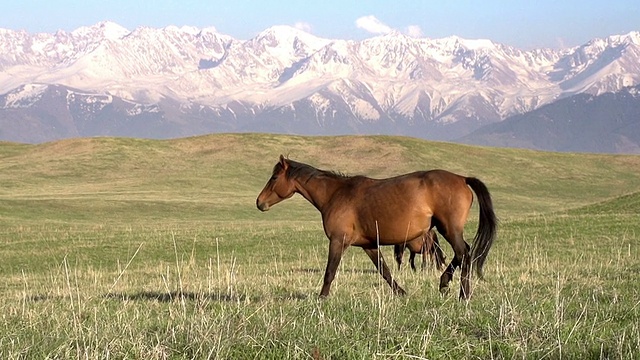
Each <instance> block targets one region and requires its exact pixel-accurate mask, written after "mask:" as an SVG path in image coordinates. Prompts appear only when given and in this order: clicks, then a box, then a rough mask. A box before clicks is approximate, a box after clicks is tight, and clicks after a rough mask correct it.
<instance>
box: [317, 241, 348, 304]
mask: <svg viewBox="0 0 640 360" xmlns="http://www.w3.org/2000/svg"><path fill="white" fill-rule="evenodd" d="M348 246H349V245H348V244H346V242H345V241H344V240H343V239H338V240H336V239H331V240H329V258H328V259H327V268H326V269H325V271H324V282H323V283H322V290H320V297H327V296H329V290H330V289H331V283H332V282H333V278H335V276H336V271H337V270H338V265H340V260H341V259H342V254H343V253H344V250H345V249H346V248H347V247H348Z"/></svg>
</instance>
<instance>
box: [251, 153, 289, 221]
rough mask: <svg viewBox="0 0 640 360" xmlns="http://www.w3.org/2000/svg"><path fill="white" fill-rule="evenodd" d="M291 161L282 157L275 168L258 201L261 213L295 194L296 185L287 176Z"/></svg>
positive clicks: (257, 204)
mask: <svg viewBox="0 0 640 360" xmlns="http://www.w3.org/2000/svg"><path fill="white" fill-rule="evenodd" d="M288 169H289V161H288V160H287V159H285V157H284V156H282V155H280V161H278V163H277V164H276V165H275V166H274V167H273V173H272V175H271V178H270V179H269V181H267V184H266V185H265V186H264V189H262V191H261V192H260V195H258V198H257V199H256V206H257V207H258V209H259V210H260V211H267V210H269V209H270V208H271V206H273V205H275V204H277V203H279V202H281V201H282V200H286V199H288V198H290V197H291V196H293V194H294V193H295V185H294V184H293V182H292V181H291V180H290V179H289V177H288V176H287V170H288Z"/></svg>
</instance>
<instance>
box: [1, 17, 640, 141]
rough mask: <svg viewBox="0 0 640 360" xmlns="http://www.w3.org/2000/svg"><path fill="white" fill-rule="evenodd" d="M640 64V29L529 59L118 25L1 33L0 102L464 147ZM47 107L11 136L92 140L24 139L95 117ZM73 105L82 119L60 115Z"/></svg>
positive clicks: (159, 124) (404, 42)
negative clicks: (490, 129) (78, 101)
mask: <svg viewBox="0 0 640 360" xmlns="http://www.w3.org/2000/svg"><path fill="white" fill-rule="evenodd" d="M639 63H640V33H638V32H632V33H629V34H626V35H616V36H611V37H608V38H606V39H594V40H592V41H591V42H589V43H587V44H585V45H583V46H580V47H576V48H570V49H561V50H550V49H536V50H531V51H523V50H520V49H516V48H513V47H509V46H506V45H502V44H496V43H494V42H492V41H490V40H468V39H461V38H459V37H455V36H452V37H448V38H443V39H426V38H422V39H416V38H410V37H407V36H405V35H402V34H399V33H391V34H387V35H384V36H379V37H374V38H370V39H366V40H363V41H348V40H339V39H338V40H335V39H322V38H318V37H316V36H313V35H311V34H308V33H305V32H303V31H300V30H297V29H294V28H291V27H287V26H274V27H271V28H269V29H266V30H264V31H263V32H261V33H260V34H258V35H257V36H256V37H254V38H252V39H249V40H237V39H234V38H232V37H230V36H227V35H224V34H220V33H218V32H217V31H216V30H215V29H213V28H208V29H197V28H193V27H182V28H178V27H175V26H169V27H166V28H162V29H154V28H147V27H141V28H137V29H135V30H133V31H129V30H127V29H124V28H122V27H121V26H119V25H117V24H114V23H110V22H102V23H98V24H96V25H94V26H91V27H84V28H80V29H77V30H75V31H72V32H69V33H67V32H64V31H59V32H57V33H55V34H29V33H26V32H22V31H12V30H7V29H0V94H7V95H10V94H16V93H23V90H22V89H24V87H25V86H32V87H38V86H40V85H49V86H56V87H64V88H66V89H69V91H71V92H76V93H78V94H90V95H92V96H94V97H108V98H111V99H121V100H122V101H123V102H126V103H128V104H129V103H130V104H133V105H132V106H133V107H136V109H138V110H139V111H141V112H142V113H145V116H146V117H145V120H144V121H143V122H142V121H141V125H142V124H145V125H146V126H148V127H150V128H155V129H149V130H147V132H148V135H147V136H153V137H176V136H181V135H184V134H197V133H202V131H207V132H211V131H213V132H220V131H259V130H260V131H272V132H296V133H301V134H338V133H360V134H376V133H392V134H404V135H413V136H419V137H423V138H429V139H455V138H458V137H460V136H463V135H465V134H468V133H470V132H471V131H473V130H475V129H477V128H479V127H480V126H482V125H486V124H490V123H495V122H499V121H501V120H503V119H505V118H506V117H508V116H511V115H515V114H522V113H525V112H528V111H531V110H534V109H537V108H539V107H540V106H542V105H545V104H549V103H551V102H553V101H555V100H557V99H561V98H564V97H567V96H571V95H575V94H579V93H589V94H594V95H598V94H601V93H603V92H608V91H618V90H619V89H621V88H623V87H625V86H633V85H637V84H640V65H638V64H639ZM74 89H75V90H74ZM80 97H81V96H80ZM30 101H31V100H30ZM39 101H40V100H38V99H35V100H33V101H31V104H32V106H36V107H40V108H41V110H37V109H29V107H28V106H23V107H11V106H8V105H6V104H5V105H4V106H3V105H2V104H1V103H0V110H1V112H2V113H3V115H2V116H4V119H5V120H4V124H3V125H4V126H9V127H15V128H14V129H9V128H3V132H4V133H5V134H7V136H9V134H21V135H20V136H17V135H16V136H17V137H16V136H14V137H5V138H4V139H6V140H18V141H29V142H38V141H46V140H53V139H57V138H60V136H78V135H82V134H83V132H82V131H81V130H79V131H76V133H74V131H70V132H67V133H66V134H67V135H61V134H63V133H65V132H64V131H58V132H56V131H54V132H51V133H50V134H51V135H49V136H48V137H47V136H46V134H47V131H44V130H43V131H42V132H41V135H37V136H35V135H34V136H33V137H31V136H29V135H28V134H24V130H23V129H24V128H25V127H28V125H26V124H24V123H33V122H34V121H39V122H42V123H43V125H42V126H43V127H44V128H47V127H48V128H54V127H55V128H58V125H56V124H54V123H56V122H64V121H67V120H68V117H69V116H70V117H71V118H73V119H74V121H75V122H83V121H86V118H87V116H89V115H88V114H87V113H77V112H74V110H73V106H70V105H68V104H67V105H64V104H63V102H62V101H59V104H58V105H57V106H58V108H57V110H56V109H48V110H46V111H45V112H46V113H48V114H49V115H50V116H44V115H42V116H41V115H38V114H41V113H42V111H44V110H42V109H44V108H46V107H48V106H53V105H52V104H51V103H49V104H42V103H38V102H39ZM61 106H62V107H64V106H67V107H69V110H68V111H69V113H68V114H67V115H64V116H63V115H60V116H62V117H61V118H58V117H56V116H54V114H61V113H60V111H59V108H60V107H61ZM85 107H91V108H92V109H94V111H96V113H94V114H92V115H91V117H93V118H94V119H103V120H102V121H105V122H106V124H103V125H101V126H102V127H103V128H104V129H114V127H120V128H121V132H124V134H121V133H120V132H119V133H118V134H120V135H127V136H139V135H140V134H144V133H145V131H144V130H143V129H139V128H138V127H137V126H134V127H133V128H134V129H137V130H136V131H132V132H131V133H129V134H127V133H126V126H124V125H122V126H120V125H117V124H113V123H110V121H111V120H112V119H113V118H112V116H114V115H113V111H112V112H109V111H111V110H112V107H110V106H105V107H102V108H97V107H93V106H90V105H89V104H88V105H87V106H85ZM65 111H66V110H65ZM105 111H106V112H105ZM97 112H105V113H103V114H98V113H97ZM65 116H66V117H67V120H65ZM8 119H9V120H8ZM114 121H116V120H114ZM47 122H49V124H45V123H47ZM51 122H53V123H51ZM167 124H170V125H167ZM99 127H100V126H98V125H97V124H96V127H95V128H96V129H98V128H99ZM109 134H110V133H105V135H109ZM3 136H4V135H3ZM18 138H20V139H18Z"/></svg>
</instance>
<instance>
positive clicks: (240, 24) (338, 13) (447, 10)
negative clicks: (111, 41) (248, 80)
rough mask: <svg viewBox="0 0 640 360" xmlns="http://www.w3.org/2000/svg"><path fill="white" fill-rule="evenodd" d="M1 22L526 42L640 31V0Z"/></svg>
mask: <svg viewBox="0 0 640 360" xmlns="http://www.w3.org/2000/svg"><path fill="white" fill-rule="evenodd" d="M2 13H3V14H2V16H1V17H0V28H7V29H12V30H26V31H28V32H32V33H36V32H49V33H53V32H55V31H57V30H59V29H62V30H66V31H71V30H74V29H76V28H78V27H80V26H90V25H93V24H95V23H97V22H99V21H105V20H108V21H113V22H115V23H118V24H120V25H122V26H124V27H125V28H127V29H130V30H133V29H135V28H136V27H139V26H149V27H155V28H162V27H165V26H168V25H176V26H184V25H190V26H195V27H198V28H205V27H215V28H216V29H217V30H218V31H219V32H221V33H224V34H227V35H231V36H233V37H235V38H237V39H249V38H251V37H253V36H255V35H256V34H257V33H259V32H260V31H262V30H264V29H266V28H268V27H270V26H273V25H291V26H297V27H299V28H302V29H305V30H306V31H308V32H310V33H312V34H314V35H316V36H320V37H324V38H335V39H353V40H360V39H364V38H367V37H372V36H375V35H378V34H381V33H384V32H387V31H390V30H397V31H400V32H403V33H407V34H412V35H414V36H420V37H429V38H441V37H446V36H451V35H457V36H460V37H463V38H467V39H491V40H493V41H495V42H499V43H503V44H507V45H513V46H517V47H520V48H523V49H532V48H540V47H552V48H558V47H561V46H575V45H580V44H583V43H585V42H587V41H588V40H590V39H592V38H595V37H606V36H609V35H613V34H626V33H628V32H630V31H640V1H638V0H610V1H590V0H581V1H574V0H532V1H516V0H502V1H499V0H476V1H473V0H440V1H429V0H395V1H394V0H387V1H382V0H369V1H366V0H360V1H350V0H323V1H309V0H298V1H294V0H279V1H270V0H263V1H248V0H227V1H194V0H179V1H169V0H157V1H150V0H149V1H147V0H145V1H135V0H112V1H108V0H103V1H93V0H87V1H79V0H50V1H41V0H14V1H7V0H3V1H2Z"/></svg>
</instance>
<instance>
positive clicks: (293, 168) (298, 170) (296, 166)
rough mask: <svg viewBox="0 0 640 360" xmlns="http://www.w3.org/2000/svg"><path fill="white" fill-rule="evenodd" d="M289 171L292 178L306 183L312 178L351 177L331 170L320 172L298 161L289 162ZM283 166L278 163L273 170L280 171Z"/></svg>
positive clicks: (288, 173)
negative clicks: (302, 179) (303, 179)
mask: <svg viewBox="0 0 640 360" xmlns="http://www.w3.org/2000/svg"><path fill="white" fill-rule="evenodd" d="M287 163H289V169H288V170H287V175H288V176H290V177H298V178H306V180H305V181H307V180H309V179H311V178H312V177H318V176H327V177H330V178H333V179H348V178H350V176H347V175H345V174H343V173H341V172H337V171H329V170H320V169H317V168H315V167H313V166H311V165H307V164H304V163H299V162H297V161H293V160H288V159H287ZM280 166H281V165H280V164H279V163H278V164H276V167H275V168H274V169H273V170H274V173H275V171H277V170H279V167H280Z"/></svg>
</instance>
